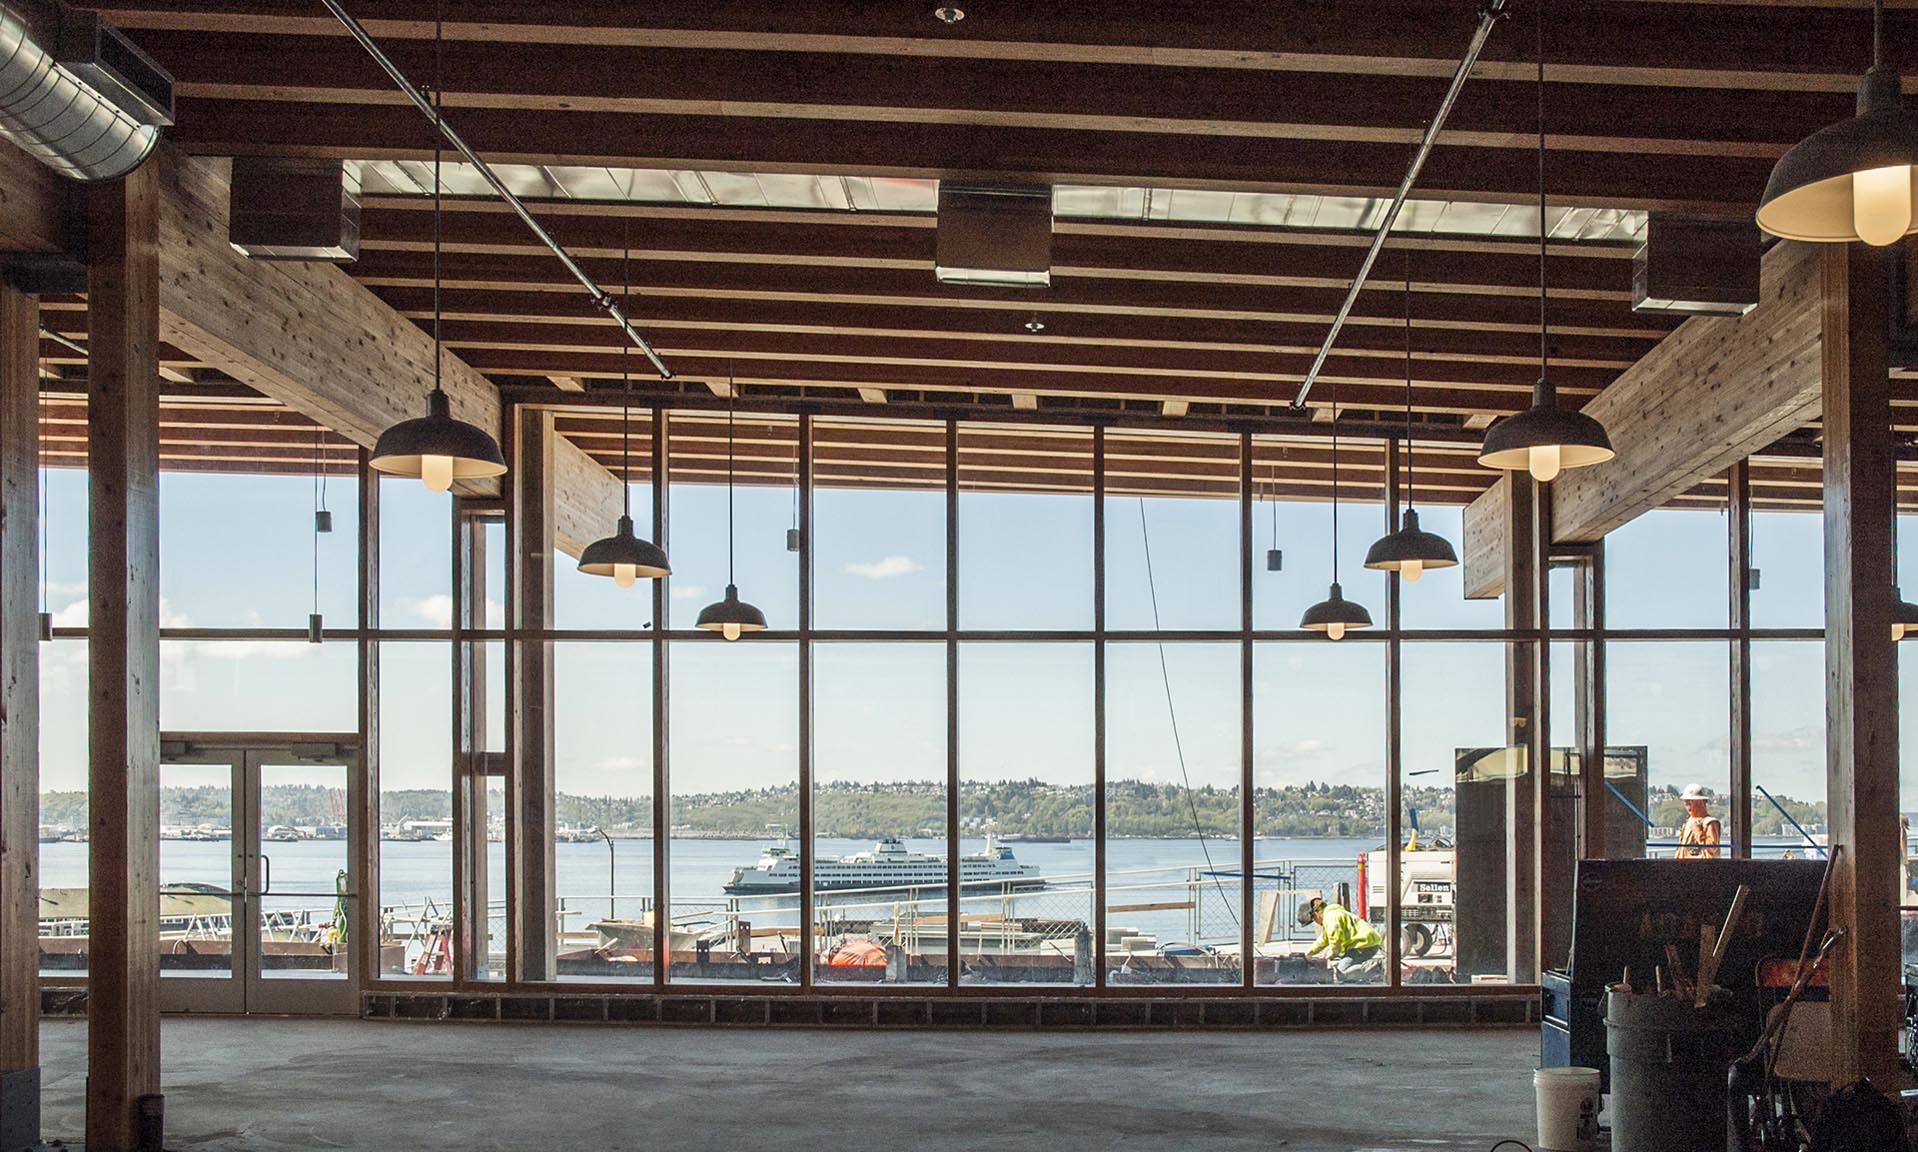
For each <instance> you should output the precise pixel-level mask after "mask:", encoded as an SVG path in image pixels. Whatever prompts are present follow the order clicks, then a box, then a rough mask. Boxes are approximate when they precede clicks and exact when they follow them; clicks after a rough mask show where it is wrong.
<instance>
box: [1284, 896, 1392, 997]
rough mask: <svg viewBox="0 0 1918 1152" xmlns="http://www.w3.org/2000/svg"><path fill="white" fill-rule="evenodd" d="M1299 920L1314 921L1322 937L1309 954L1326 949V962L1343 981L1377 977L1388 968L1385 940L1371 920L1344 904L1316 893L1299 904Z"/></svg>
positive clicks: (1359, 981) (1350, 981) (1364, 980)
mask: <svg viewBox="0 0 1918 1152" xmlns="http://www.w3.org/2000/svg"><path fill="white" fill-rule="evenodd" d="M1299 924H1300V926H1304V925H1306V924H1315V925H1317V926H1318V929H1319V938H1318V939H1317V940H1316V941H1314V942H1313V944H1312V947H1311V948H1310V949H1308V950H1307V951H1306V953H1305V954H1306V956H1307V958H1310V957H1313V956H1317V955H1318V954H1319V953H1321V952H1323V953H1325V966H1326V967H1327V968H1328V969H1330V970H1331V972H1332V978H1333V979H1334V980H1335V981H1338V982H1340V983H1365V982H1371V981H1376V980H1377V979H1378V978H1379V976H1380V975H1381V974H1382V973H1383V972H1384V971H1385V957H1384V953H1383V947H1384V944H1385V940H1384V938H1383V937H1381V936H1380V935H1379V930H1378V929H1377V928H1374V927H1372V924H1371V922H1370V921H1367V920H1363V919H1360V918H1359V917H1357V916H1354V915H1353V914H1352V913H1351V911H1350V910H1348V909H1347V908H1346V907H1345V906H1344V905H1343V904H1328V903H1326V902H1325V901H1324V900H1323V899H1320V898H1319V897H1317V896H1314V897H1312V898H1311V899H1310V900H1307V901H1306V902H1305V903H1303V904H1301V905H1299Z"/></svg>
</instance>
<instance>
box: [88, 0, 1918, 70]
mask: <svg viewBox="0 0 1918 1152" xmlns="http://www.w3.org/2000/svg"><path fill="white" fill-rule="evenodd" d="M94 6H95V7H98V8H100V9H103V10H104V11H106V12H108V13H110V14H111V18H112V20H113V22H114V23H116V24H118V25H120V26H121V27H123V28H129V29H155V30H170V31H180V32H193V33H202V34H205V33H217V34H239V35H247V36H265V35H293V36H311V37H317V38H319V39H321V40H323V41H332V42H341V43H343V42H344V32H343V30H342V29H341V28H340V26H339V25H338V23H337V22H335V21H333V20H331V19H328V18H327V17H326V16H325V15H324V14H323V13H314V12H311V11H307V10H301V9H289V8H287V7H286V6H285V5H284V4H281V3H275V2H273V0H250V2H247V0H196V2H186V3H173V4H156V3H154V0H94ZM355 11H356V15H358V16H359V17H360V18H361V19H362V20H363V21H365V22H366V24H367V26H368V28H369V29H370V31H371V32H372V33H373V34H374V35H375V36H377V37H379V38H380V39H381V40H382V41H387V42H395V43H393V47H394V50H395V51H402V50H405V49H406V48H407V46H406V45H404V44H399V43H396V42H401V41H408V40H411V41H416V42H417V41H427V40H430V39H431V38H432V35H433V24H432V22H431V21H430V20H427V19H423V18H422V17H421V15H420V12H419V9H418V7H417V5H414V4H411V3H409V2H408V0H362V2H361V3H359V4H358V5H357V6H356V9H355ZM563 11H564V18H563V19H552V18H545V19H542V13H543V10H541V9H537V8H528V7H527V6H525V5H524V4H519V3H513V2H511V0H468V2H467V3H463V4H462V5H461V6H460V8H459V9H458V10H457V11H455V12H454V13H452V18H451V19H449V20H448V21H447V23H446V37H447V39H448V41H449V42H450V43H452V44H454V45H456V46H457V45H462V44H466V43H473V42H477V43H482V44H483V43H487V42H513V43H520V44H526V45H535V46H538V47H539V48H541V49H546V48H552V47H556V46H566V45H584V46H600V47H608V48H624V49H650V48H668V49H682V50H706V51H716V52H731V51H755V50H756V51H759V52H761V53H763V54H764V55H765V56H766V57H768V58H770V59H772V60H777V59H778V57H779V55H781V54H783V53H792V52H809V53H824V54H834V55H849V56H861V55H870V56H882V57H894V58H904V59H911V60H919V61H927V62H929V66H935V65H931V64H930V62H934V61H939V62H945V61H955V62H966V61H979V60H1008V61H1020V62H1032V63H1052V64H1072V65H1078V64H1105V65H1124V66H1129V67H1133V68H1149V69H1152V70H1154V71H1157V72H1160V73H1163V74H1165V76H1166V77H1167V82H1174V81H1177V80H1180V79H1182V78H1183V77H1184V76H1185V75H1186V74H1187V73H1188V72H1190V71H1191V70H1198V69H1205V70H1211V69H1220V70H1242V71H1251V72H1261V73H1272V72H1293V73H1303V74H1308V75H1315V76H1327V75H1330V76H1338V75H1359V76H1411V77H1423V78H1427V79H1433V80H1442V79H1444V78H1445V77H1448V76H1450V75H1451V73H1452V70H1453V68H1454V67H1455V66H1456V62H1457V54H1458V47H1459V45H1461V44H1463V43H1464V42H1465V39H1466V37H1467V36H1468V35H1469V34H1470V31H1471V26H1472V16H1473V12H1472V9H1471V8H1470V7H1469V6H1467V7H1463V8H1461V7H1460V6H1459V5H1458V4H1456V3H1448V2H1446V0H1365V2H1351V3H1343V4H1337V5H1307V6H1294V5H1271V4H1262V3H1257V2H1256V0H1235V2H1226V3H1217V4H1208V5H1204V6H1203V7H1195V8H1193V9H1192V10H1191V11H1189V12H1182V13H1181V18H1180V21H1179V23H1178V26H1177V28H1176V30H1168V28H1167V26H1166V24H1165V22H1164V20H1163V18H1162V17H1161V16H1160V15H1159V14H1158V13H1156V12H1155V11H1153V10H1150V9H1136V10H1135V9H1125V8H1115V7H1112V6H1106V7H1103V8H1099V9H1097V10H1096V14H1092V13H1089V12H1088V11H1087V10H1085V9H1083V8H1080V7H1076V6H1059V5H1021V4H1019V3H1017V2H1016V0H974V2H973V3H972V4H971V5H970V6H969V7H968V8H967V10H966V11H967V18H966V19H965V20H964V21H963V22H962V23H959V24H956V25H945V24H943V23H941V22H939V21H938V20H936V19H934V18H933V16H932V15H931V12H930V9H928V8H924V7H920V6H917V5H897V6H880V7H874V6H873V5H870V4H866V3H861V2H860V0H826V2H820V3H813V4H806V5H707V6H699V5H652V6H649V7H647V9H646V10H645V14H644V18H643V21H642V20H636V19H635V17H634V14H633V9H631V8H628V7H626V6H623V5H605V6H597V7H596V6H572V7H569V8H566V9H564V10H563ZM1554 16H1555V17H1556V19H1555V20H1554V22H1553V24H1552V25H1551V26H1550V27H1549V28H1548V29H1547V34H1546V37H1547V39H1546V51H1547V57H1548V59H1550V60H1551V61H1552V62H1553V67H1552V74H1553V76H1554V78H1555V79H1559V80H1563V81H1591V80H1596V81H1599V82H1603V83H1612V84H1621V85H1625V84H1630V85H1645V86H1652V87H1673V86H1679V87H1730V88H1750V89H1775V90H1782V91H1814V92H1832V93H1850V92H1852V91H1853V90H1854V88H1855V85H1856V82H1857V75H1858V72H1859V71H1860V70H1862V68H1863V67H1864V66H1865V63H1866V58H1865V49H1866V47H1868V38H1867V34H1868V32H1869V26H1868V25H1867V24H1866V23H1864V20H1863V17H1862V16H1861V15H1860V14H1859V13H1858V12H1857V11H1856V10H1855V9H1854V10H1846V9H1845V8H1844V7H1842V6H1836V5H1834V4H1832V3H1831V2H1830V0H1814V2H1813V3H1798V2H1794V3H1791V4H1770V3H1755V4H1754V3H1732V4H1721V5H1719V6H1718V10H1717V11H1714V10H1712V9H1709V8H1708V9H1705V10H1704V11H1701V10H1700V8H1699V6H1697V5H1695V4H1690V3H1674V4H1648V3H1641V2H1634V0H1568V2H1567V3H1565V4H1563V5H1562V6H1560V7H1559V8H1557V9H1555V10H1554ZM1887 25H1888V27H1887V32H1888V34H1889V35H1890V36H1891V37H1892V38H1893V42H1894V43H1908V42H1912V41H1913V40H1918V16H1915V15H1914V14H1913V13H1912V12H1910V11H1908V10H1902V9H1899V8H1896V7H1894V8H1893V10H1892V11H1891V12H1889V13H1888V14H1887ZM137 38H138V36H136V39H137ZM207 39H209V40H211V39H212V38H211V37H207ZM1861 41H1862V42H1861ZM1530 46H1531V42H1530V38H1529V37H1522V36H1517V35H1512V34H1510V33H1501V34H1497V35H1494V36H1493V37H1492V39H1491V40H1490V41H1489V43H1488V44H1487V46H1486V51H1485V54H1484V56H1483V59H1482V61H1481V63H1480V65H1479V68H1478V70H1477V72H1476V73H1475V77H1484V78H1486V79H1492V80H1508V81H1513V82H1519V83H1523V82H1525V81H1527V80H1529V79H1530V76H1531V63H1530ZM418 50H419V49H418V48H417V47H414V48H412V51H414V52H417V51H418ZM1808 62H1828V63H1826V64H1825V66H1824V67H1822V68H1821V67H1816V66H1808Z"/></svg>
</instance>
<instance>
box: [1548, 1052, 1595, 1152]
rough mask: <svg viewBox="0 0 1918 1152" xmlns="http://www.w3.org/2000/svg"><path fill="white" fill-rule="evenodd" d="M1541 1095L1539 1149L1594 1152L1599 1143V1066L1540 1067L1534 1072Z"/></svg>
mask: <svg viewBox="0 0 1918 1152" xmlns="http://www.w3.org/2000/svg"><path fill="white" fill-rule="evenodd" d="M1532 1088H1533V1090H1534V1092H1535V1093H1536V1095H1537V1096H1538V1147H1539V1152H1546V1150H1548V1149H1549V1150H1550V1152H1593V1150H1594V1149H1595V1148H1597V1147H1598V1069H1596V1068H1540V1069H1539V1070H1538V1071H1536V1072H1534V1073H1532Z"/></svg>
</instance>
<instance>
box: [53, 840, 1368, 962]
mask: <svg viewBox="0 0 1918 1152" xmlns="http://www.w3.org/2000/svg"><path fill="white" fill-rule="evenodd" d="M765 843H766V842H765V841H764V840H763V839H752V840H706V839H676V840H674V841H672V843H671V845H670V848H671V860H672V873H671V880H672V885H671V887H672V892H673V900H674V902H675V905H676V908H675V914H676V915H680V914H685V913H687V912H689V911H697V910H702V909H709V908H712V909H716V908H718V907H721V906H723V905H724V904H726V902H727V897H726V895H725V892H724V886H725V884H726V882H727V881H729V880H730V879H732V875H733V871H734V869H736V868H742V867H748V866H750V865H752V864H753V863H754V862H755V861H757V860H758V859H759V854H760V851H761V849H762V848H763V847H764V845H765ZM961 845H962V848H961V850H962V852H966V853H971V852H977V851H981V850H983V849H984V847H985V841H984V840H983V839H974V838H967V839H965V840H963V841H962V842H961ZM872 846H873V845H872V842H871V841H869V840H843V839H820V840H819V841H817V846H816V849H815V851H816V852H817V853H818V854H819V856H821V857H826V858H836V857H839V856H846V855H851V854H853V853H855V852H863V851H868V850H870V849H871V848H872ZM906 846H907V848H909V849H910V850H912V851H915V852H924V853H927V854H930V855H934V856H941V857H943V856H944V855H945V852H946V844H945V841H943V840H930V839H908V840H907V841H906ZM1378 846H1379V841H1378V840H1376V839H1331V838H1327V839H1314V838H1297V839H1275V840H1259V841H1256V842H1255V843H1254V849H1255V859H1256V860H1257V861H1258V862H1259V864H1260V869H1261V870H1265V869H1269V868H1271V867H1273V866H1274V865H1275V863H1276V862H1279V861H1287V862H1295V863H1306V862H1311V863H1313V864H1316V865H1318V866H1319V867H1317V868H1315V869H1313V875H1314V877H1315V878H1314V879H1313V881H1312V883H1313V884H1314V885H1315V886H1316V885H1318V884H1325V885H1326V886H1328V887H1329V886H1330V884H1331V883H1336V882H1337V881H1338V880H1341V879H1342V880H1345V881H1347V882H1351V881H1353V880H1355V878H1356V875H1357V868H1356V861H1357V858H1358V856H1359V854H1360V853H1361V852H1365V851H1367V850H1369V849H1373V848H1377V847H1378ZM160 847H161V856H160V860H161V867H160V880H161V883H162V884H180V883H200V884H210V885H215V886H218V887H226V886H228V885H229V884H230V883H231V878H232V871H231V868H232V865H231V859H232V857H231V846H230V845H229V844H226V843H203V842H194V841H183V840H166V841H162V842H161V846H160ZM379 847H380V902H381V903H382V904H385V905H395V904H398V905H409V906H417V905H420V904H423V903H425V902H427V901H432V902H434V903H436V904H437V905H438V906H439V907H441V908H443V909H444V908H448V907H450V904H451V900H452V892H453V845H452V844H451V843H448V842H445V841H424V842H411V841H383V842H382V843H381V844H380V846H379ZM1009 847H1011V849H1012V851H1013V854H1014V855H1015V856H1016V857H1017V858H1018V859H1019V861H1020V862H1021V863H1024V864H1030V865H1033V866H1034V867H1036V868H1038V869H1039V870H1040V873H1041V874H1042V875H1044V876H1045V877H1047V878H1048V879H1049V880H1051V881H1052V886H1053V890H1051V891H1047V892H1040V893H1034V894H1030V895H1022V896H1020V897H1019V899H1018V905H1017V910H1018V911H1019V912H1020V913H1021V914H1023V915H1032V916H1058V917H1061V918H1074V919H1083V920H1090V918H1091V912H1092V907H1091V895H1090V894H1089V892H1087V891H1085V890H1086V889H1089V888H1090V887H1091V876H1092V870H1093V844H1092V841H1091V840H1074V841H1072V842H1070V843H1066V844H1013V845H1009ZM262 848H263V851H264V853H265V855H266V856H267V857H268V858H269V859H270V860H271V861H272V865H271V867H272V892H273V893H274V894H273V895H269V896H268V897H267V898H266V901H265V903H266V906H267V907H268V908H270V909H294V908H324V907H331V904H332V893H333V888H334V878H335V876H336V875H337V874H338V872H339V870H340V869H341V868H342V867H344V866H345V862H346V854H347V846H346V843H345V842H344V841H338V840H302V841H295V842H288V843H278V844H266V845H263V846H262ZM1208 851H1209V852H1210V854H1211V867H1210V868H1208V866H1207V862H1206V853H1207V852H1208ZM1106 856H1107V868H1108V870H1109V877H1108V883H1109V886H1110V888H1111V889H1112V891H1111V893H1110V895H1109V904H1110V905H1111V906H1113V907H1114V908H1124V907H1126V906H1129V905H1137V904H1151V903H1165V902H1176V901H1177V900H1181V899H1190V894H1191V892H1192V891H1193V886H1192V884H1191V883H1190V880H1191V877H1192V876H1194V875H1195V874H1196V875H1200V876H1202V877H1206V878H1205V879H1204V880H1203V881H1202V882H1201V883H1200V884H1199V885H1198V891H1199V904H1200V908H1199V909H1198V911H1199V912H1200V914H1201V915H1200V921H1201V922H1200V924H1199V925H1198V927H1199V929H1200V931H1199V932H1198V933H1197V934H1198V935H1201V936H1204V937H1207V938H1211V939H1213V940H1214V941H1215V942H1217V941H1223V940H1225V939H1236V938H1237V935H1238V930H1237V926H1236V925H1237V912H1238V910H1237V908H1236V902H1237V900H1238V896H1237V877H1236V875H1235V874H1236V873H1237V872H1238V870H1239V844H1238V842H1237V841H1235V840H1207V841H1205V842H1204V845H1203V847H1202V846H1201V844H1200V842H1199V841H1198V840H1196V839H1190V838H1187V839H1171V840H1112V841H1109V842H1108V844H1107V848H1106ZM487 861H488V880H489V886H490V888H491V899H492V901H493V902H494V903H495V904H499V903H501V902H503V901H504V900H505V891H506V872H505V868H506V861H505V845H503V844H499V843H493V844H489V845H488V846H487ZM554 863H555V868H556V871H557V879H558V892H559V895H560V897H561V898H562V902H563V903H564V905H565V906H566V908H567V909H568V910H569V911H571V912H573V913H574V914H573V915H570V916H568V917H567V921H566V927H567V928H568V929H569V930H580V929H583V928H584V927H585V925H586V924H587V923H589V922H590V921H591V920H593V919H597V918H599V917H602V916H605V915H607V914H608V913H609V912H612V911H615V910H616V911H617V913H618V915H619V916H622V917H637V916H638V915H640V913H641V912H643V911H644V909H645V907H646V902H648V901H650V900H651V898H652V896H653V883H652V875H653V841H652V840H651V839H650V838H647V839H622V840H615V841H613V847H612V849H611V851H610V853H609V851H608V848H607V845H606V843H605V842H604V841H592V842H587V843H563V844H557V845H555V846H554ZM40 869H41V883H42V884H43V885H44V886H46V887H49V888H63V887H74V888H81V887H85V886H86V883H87V846H86V845H85V844H42V845H40ZM1213 871H1216V872H1218V873H1219V874H1220V875H1219V876H1218V877H1217V878H1216V879H1213V878H1210V876H1209V873H1211V872H1213ZM609 873H610V874H611V876H612V878H613V879H616V881H617V887H616V888H615V887H613V886H612V884H611V881H610V880H609ZM615 892H616V893H617V896H618V898H617V900H616V901H612V902H609V901H608V896H609V895H610V894H612V893H615ZM832 899H834V900H835V901H837V902H839V903H844V902H846V901H847V900H848V899H849V898H846V897H833V898H832ZM796 904H797V901H796V900H795V899H793V898H791V897H787V898H783V899H782V898H777V897H773V898H769V897H755V898H750V899H747V900H746V901H745V902H744V907H745V908H746V909H747V912H748V914H750V915H751V917H752V919H753V921H754V923H755V924H756V925H759V926H764V927H773V926H784V925H791V924H794V923H796V918H795V915H794V913H795V911H796ZM887 907H888V908H889V907H890V903H889V902H888V903H887ZM495 915H496V916H497V911H496V913H495ZM1112 919H1113V923H1115V924H1119V923H1123V924H1125V925H1126V926H1128V927H1134V928H1137V929H1138V930H1139V931H1141V932H1146V933H1150V934H1154V935H1157V936H1159V937H1160V938H1161V939H1166V940H1185V939H1188V938H1190V937H1191V936H1192V935H1194V932H1193V931H1192V929H1193V927H1194V924H1193V919H1192V913H1191V912H1190V911H1165V910H1157V911H1123V912H1114V913H1113V914H1112Z"/></svg>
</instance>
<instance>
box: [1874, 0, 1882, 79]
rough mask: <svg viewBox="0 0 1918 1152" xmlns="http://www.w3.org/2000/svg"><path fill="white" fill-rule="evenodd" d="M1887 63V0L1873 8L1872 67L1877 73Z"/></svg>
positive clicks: (1878, 1) (1880, 1) (1877, 1)
mask: <svg viewBox="0 0 1918 1152" xmlns="http://www.w3.org/2000/svg"><path fill="white" fill-rule="evenodd" d="M1884 63H1885V0H1876V3H1874V4H1873V5H1872V6H1871V66H1872V69H1873V70H1874V71H1875V70H1877V69H1878V68H1881V67H1883V66H1884Z"/></svg>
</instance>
